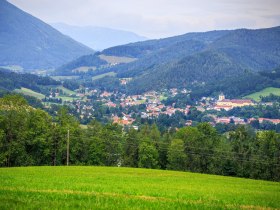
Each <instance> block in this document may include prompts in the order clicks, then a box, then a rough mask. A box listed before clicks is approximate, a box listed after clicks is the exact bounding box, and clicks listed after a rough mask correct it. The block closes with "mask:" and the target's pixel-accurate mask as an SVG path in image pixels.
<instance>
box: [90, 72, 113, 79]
mask: <svg viewBox="0 0 280 210" xmlns="http://www.w3.org/2000/svg"><path fill="white" fill-rule="evenodd" d="M106 76H111V77H114V76H116V73H115V72H108V73H104V74H100V75H97V76H94V77H92V80H97V79H101V78H103V77H106Z"/></svg>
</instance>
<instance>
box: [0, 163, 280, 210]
mask: <svg viewBox="0 0 280 210" xmlns="http://www.w3.org/2000/svg"><path fill="white" fill-rule="evenodd" d="M279 199H280V183H276V182H268V181H259V180H250V179H241V178H232V177H222V176H214V175H204V174H195V173H184V172H172V171H160V170H146V169H131V168H110V167H27V168H0V209H280V202H279Z"/></svg>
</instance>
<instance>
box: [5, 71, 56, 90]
mask: <svg viewBox="0 0 280 210" xmlns="http://www.w3.org/2000/svg"><path fill="white" fill-rule="evenodd" d="M46 85H60V82H58V81H55V80H53V79H51V78H50V77H39V76H37V75H33V74H27V73H25V74H18V73H15V72H11V71H9V70H6V69H1V68H0V90H6V91H13V90H15V89H20V88H22V87H23V88H28V89H32V90H34V91H40V89H41V86H46Z"/></svg>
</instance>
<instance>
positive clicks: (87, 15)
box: [9, 0, 280, 38]
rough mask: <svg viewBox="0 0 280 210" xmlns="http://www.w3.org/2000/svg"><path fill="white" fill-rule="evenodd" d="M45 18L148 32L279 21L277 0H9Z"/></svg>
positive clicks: (166, 33)
mask: <svg viewBox="0 0 280 210" xmlns="http://www.w3.org/2000/svg"><path fill="white" fill-rule="evenodd" d="M9 1H10V2H11V3H13V4H15V5H17V6H18V7H20V8H22V9H23V10H25V11H27V12H29V13H31V14H32V15H34V16H36V17H38V18H40V19H42V20H44V21H45V22H49V23H54V22H64V23H68V24H72V25H83V26H85V25H94V26H103V27H111V28H116V29H123V30H129V31H133V32H136V33H138V34H140V35H145V36H147V37H150V38H158V37H166V36H172V35H177V34H182V33H186V32H191V31H207V30H214V29H232V28H244V27H246V28H258V27H271V26H275V25H280V18H279V15H280V14H279V11H280V1H279V0H266V1H263V0H245V1H244V0H211V1H207V0H196V1H193V0H172V1H171V0H152V1H151V0H141V1H138V0H137V1H136V0H118V1H113V0H102V1H101V0H56V1H52V0H51V1H50V0H24V1H23V0H9Z"/></svg>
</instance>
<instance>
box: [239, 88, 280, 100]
mask: <svg viewBox="0 0 280 210" xmlns="http://www.w3.org/2000/svg"><path fill="white" fill-rule="evenodd" d="M270 94H274V95H277V96H280V88H274V87H268V88H265V89H263V90H261V91H259V92H256V93H252V94H250V95H247V96H245V97H243V98H250V99H253V100H255V101H258V102H259V101H260V100H261V98H260V96H269V95H270Z"/></svg>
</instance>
